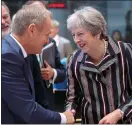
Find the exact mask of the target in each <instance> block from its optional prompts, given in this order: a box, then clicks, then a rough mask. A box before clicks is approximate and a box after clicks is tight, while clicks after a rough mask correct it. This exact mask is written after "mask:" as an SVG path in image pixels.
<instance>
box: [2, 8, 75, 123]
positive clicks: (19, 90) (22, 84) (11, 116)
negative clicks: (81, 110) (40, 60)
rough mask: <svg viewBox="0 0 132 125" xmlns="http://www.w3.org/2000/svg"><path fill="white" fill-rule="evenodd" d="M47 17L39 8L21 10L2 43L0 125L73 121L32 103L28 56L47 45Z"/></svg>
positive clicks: (32, 85)
mask: <svg viewBox="0 0 132 125" xmlns="http://www.w3.org/2000/svg"><path fill="white" fill-rule="evenodd" d="M34 8H35V10H34ZM42 15H43V16H42ZM50 16H51V14H50V12H49V11H48V10H46V9H45V8H44V7H42V6H38V5H37V6H34V5H30V6H25V7H23V8H21V9H20V10H19V11H18V12H17V13H16V16H15V17H14V21H13V23H12V28H11V29H12V31H11V34H9V35H7V36H6V37H5V38H4V40H3V41H2V61H1V62H2V69H1V72H2V73H1V74H2V81H1V84H2V85H1V91H2V97H1V98H2V99H1V109H2V114H1V115H2V124H3V123H6V124H7V123H8V124H9V123H12V124H14V123H17V124H20V123H36V124H39V123H41V124H42V123H43V124H45V123H47V124H48V123H52V124H53V123H58V124H59V123H73V122H74V119H73V116H72V113H70V112H65V113H58V112H54V111H50V110H46V109H45V108H43V107H41V106H40V105H39V104H38V103H37V102H35V91H34V82H33V78H32V74H31V71H30V63H29V62H28V61H30V60H29V58H28V55H30V54H36V53H40V52H41V49H42V47H43V45H44V44H46V43H47V40H48V35H49V33H50V27H51V23H50ZM27 17H28V18H27ZM29 17H30V18H29ZM25 19H26V20H25ZM32 21H33V22H32ZM40 27H41V28H42V29H41V30H40ZM43 27H44V28H43ZM36 41H37V42H36ZM17 107H18V108H17Z"/></svg>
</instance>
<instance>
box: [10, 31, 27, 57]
mask: <svg viewBox="0 0 132 125" xmlns="http://www.w3.org/2000/svg"><path fill="white" fill-rule="evenodd" d="M10 36H11V37H12V38H13V39H14V41H15V42H16V43H17V44H18V46H19V47H20V48H21V50H22V53H23V56H24V58H26V57H27V52H26V50H25V49H24V48H23V46H22V45H21V44H20V42H18V40H16V38H15V37H14V36H13V35H12V34H10Z"/></svg>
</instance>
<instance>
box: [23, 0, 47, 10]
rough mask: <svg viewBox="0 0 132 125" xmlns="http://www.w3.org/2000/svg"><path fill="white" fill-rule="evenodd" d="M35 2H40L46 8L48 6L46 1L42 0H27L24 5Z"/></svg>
mask: <svg viewBox="0 0 132 125" xmlns="http://www.w3.org/2000/svg"><path fill="white" fill-rule="evenodd" d="M35 2H40V3H41V4H42V5H44V6H45V7H46V8H47V7H48V6H47V5H48V1H44V0H28V1H27V2H26V3H25V4H24V5H31V4H33V3H35Z"/></svg>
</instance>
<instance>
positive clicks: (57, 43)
mask: <svg viewBox="0 0 132 125" xmlns="http://www.w3.org/2000/svg"><path fill="white" fill-rule="evenodd" d="M53 39H54V40H55V41H56V45H57V46H58V45H59V35H56V36H55V37H54V38H53Z"/></svg>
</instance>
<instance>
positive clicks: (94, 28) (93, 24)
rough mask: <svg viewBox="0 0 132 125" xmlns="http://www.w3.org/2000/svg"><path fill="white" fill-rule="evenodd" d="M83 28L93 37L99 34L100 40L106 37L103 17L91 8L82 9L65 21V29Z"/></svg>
mask: <svg viewBox="0 0 132 125" xmlns="http://www.w3.org/2000/svg"><path fill="white" fill-rule="evenodd" d="M73 27H76V28H85V29H86V30H88V31H90V32H91V33H92V35H93V36H95V35H97V34H99V33H100V34H101V36H100V39H104V38H105V37H106V36H107V33H106V21H105V19H104V17H103V15H102V14H101V13H100V12H99V11H98V10H96V9H94V8H92V7H89V6H88V7H82V8H80V9H78V10H75V12H74V13H73V14H72V15H70V16H69V17H68V19H67V28H68V29H69V30H71V28H73Z"/></svg>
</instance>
